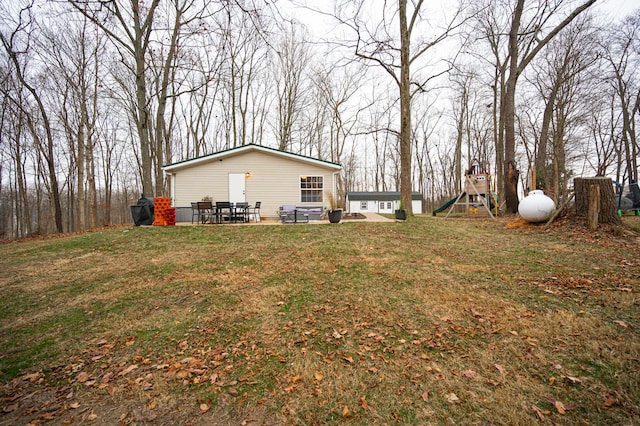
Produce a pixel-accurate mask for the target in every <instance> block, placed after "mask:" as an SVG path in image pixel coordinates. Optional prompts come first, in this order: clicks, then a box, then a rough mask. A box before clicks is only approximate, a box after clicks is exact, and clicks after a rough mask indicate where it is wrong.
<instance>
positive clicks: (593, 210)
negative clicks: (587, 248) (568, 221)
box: [587, 185, 600, 231]
mask: <svg viewBox="0 0 640 426" xmlns="http://www.w3.org/2000/svg"><path fill="white" fill-rule="evenodd" d="M599 215H600V187H599V186H598V185H590V186H589V214H588V215H587V226H588V227H589V229H591V230H592V231H595V230H596V229H597V228H598V216H599Z"/></svg>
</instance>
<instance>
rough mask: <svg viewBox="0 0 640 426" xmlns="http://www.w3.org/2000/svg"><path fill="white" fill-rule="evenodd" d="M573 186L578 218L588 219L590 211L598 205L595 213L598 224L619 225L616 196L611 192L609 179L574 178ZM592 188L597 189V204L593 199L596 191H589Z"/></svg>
mask: <svg viewBox="0 0 640 426" xmlns="http://www.w3.org/2000/svg"><path fill="white" fill-rule="evenodd" d="M573 186H574V189H575V194H576V214H577V215H578V216H587V217H588V216H589V214H590V213H593V212H592V210H593V209H595V208H596V206H597V205H598V204H599V209H598V210H599V211H598V212H597V216H598V219H597V222H598V223H613V224H620V223H621V220H620V217H619V216H618V204H617V202H616V195H615V193H614V192H613V182H612V181H611V179H610V178H605V177H599V176H596V177H592V178H575V179H574V180H573ZM592 186H596V187H598V191H597V194H598V195H599V198H600V200H599V203H597V200H594V199H593V198H594V197H597V196H596V195H595V194H596V191H595V190H592V189H591V187H592ZM590 208H591V210H590ZM590 224H591V222H590ZM596 225H597V223H596Z"/></svg>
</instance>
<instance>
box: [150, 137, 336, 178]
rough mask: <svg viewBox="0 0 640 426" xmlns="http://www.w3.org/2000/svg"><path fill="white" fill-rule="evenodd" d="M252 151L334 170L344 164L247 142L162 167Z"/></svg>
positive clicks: (172, 168)
mask: <svg viewBox="0 0 640 426" xmlns="http://www.w3.org/2000/svg"><path fill="white" fill-rule="evenodd" d="M250 151H259V152H264V153H267V154H270V155H278V156H282V157H285V158H290V159H293V160H296V161H302V162H307V163H312V164H315V165H317V166H321V167H326V168H329V169H334V170H340V169H342V166H341V165H340V164H338V163H332V162H330V161H325V160H318V159H317V158H313V157H308V156H305V155H301V154H294V153H292V152H288V151H282V150H280V149H275V148H269V147H267V146H263V145H257V144H253V143H250V144H247V145H242V146H238V147H235V148H229V149H225V150H222V151H218V152H215V153H213V154H208V155H203V156H200V157H195V158H190V159H187V160H182V161H178V162H175V163H172V164H167V165H165V166H163V167H162V169H163V170H164V171H165V172H171V171H175V170H179V169H184V168H188V167H191V166H195V165H198V164H204V163H207V162H210V161H215V160H221V159H223V158H227V157H231V156H235V155H239V154H243V153H246V152H250Z"/></svg>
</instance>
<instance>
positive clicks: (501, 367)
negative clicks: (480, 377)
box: [493, 364, 504, 374]
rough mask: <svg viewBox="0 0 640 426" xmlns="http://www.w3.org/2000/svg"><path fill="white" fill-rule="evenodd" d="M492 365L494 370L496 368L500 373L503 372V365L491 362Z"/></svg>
mask: <svg viewBox="0 0 640 426" xmlns="http://www.w3.org/2000/svg"><path fill="white" fill-rule="evenodd" d="M493 366H494V367H495V368H496V370H498V371H499V372H500V373H502V374H504V367H503V366H501V365H500V364H493Z"/></svg>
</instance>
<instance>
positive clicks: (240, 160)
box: [163, 144, 342, 218]
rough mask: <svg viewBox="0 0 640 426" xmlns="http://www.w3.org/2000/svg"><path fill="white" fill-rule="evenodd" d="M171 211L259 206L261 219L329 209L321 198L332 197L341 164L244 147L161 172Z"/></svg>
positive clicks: (255, 146)
mask: <svg viewBox="0 0 640 426" xmlns="http://www.w3.org/2000/svg"><path fill="white" fill-rule="evenodd" d="M163 170H164V172H165V175H166V176H167V179H168V183H169V187H170V197H171V203H172V206H173V207H178V208H180V207H185V208H186V207H190V205H191V203H192V202H196V201H201V200H202V199H203V198H205V197H207V198H208V199H211V200H212V201H214V202H215V201H231V202H248V203H250V204H255V203H256V202H257V201H260V202H261V203H262V206H261V215H262V216H263V217H272V218H274V217H277V216H278V214H277V211H278V209H279V207H280V206H281V205H286V204H289V205H297V206H301V207H318V206H322V207H323V208H328V203H327V201H326V196H325V192H332V193H333V194H335V193H336V181H337V179H338V175H339V173H340V171H341V170H342V166H340V164H336V163H332V162H328V161H323V160H318V159H316V158H312V157H307V156H304V155H299V154H294V153H291V152H286V151H281V150H278V149H274V148H268V147H265V146H262V145H255V144H248V145H243V146H240V147H237V148H231V149H227V150H224V151H220V152H216V153H214V154H211V155H206V156H203V157H197V158H192V159H189V160H185V161H180V162H177V163H173V164H169V165H166V166H164V167H163Z"/></svg>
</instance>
